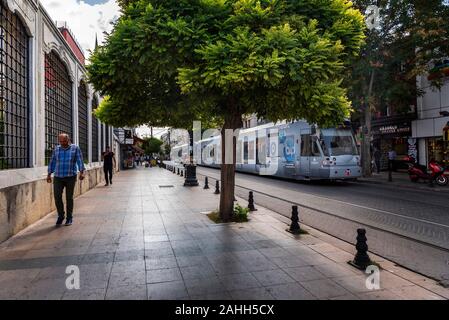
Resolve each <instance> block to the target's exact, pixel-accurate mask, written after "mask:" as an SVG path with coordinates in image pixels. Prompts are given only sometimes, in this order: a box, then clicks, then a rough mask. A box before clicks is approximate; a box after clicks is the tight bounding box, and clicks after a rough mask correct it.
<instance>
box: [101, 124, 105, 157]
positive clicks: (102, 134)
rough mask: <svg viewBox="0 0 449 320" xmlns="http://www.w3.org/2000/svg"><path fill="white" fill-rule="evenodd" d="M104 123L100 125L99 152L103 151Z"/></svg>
mask: <svg viewBox="0 0 449 320" xmlns="http://www.w3.org/2000/svg"><path fill="white" fill-rule="evenodd" d="M103 128H104V124H101V125H100V145H101V152H104V139H103V138H104V133H103Z"/></svg>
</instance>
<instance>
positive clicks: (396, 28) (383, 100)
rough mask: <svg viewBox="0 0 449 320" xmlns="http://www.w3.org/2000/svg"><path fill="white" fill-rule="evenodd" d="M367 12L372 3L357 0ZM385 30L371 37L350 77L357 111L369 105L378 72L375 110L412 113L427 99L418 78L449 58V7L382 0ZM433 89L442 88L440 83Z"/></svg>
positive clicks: (436, 0) (433, 2)
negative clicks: (411, 108) (418, 99)
mask: <svg viewBox="0 0 449 320" xmlns="http://www.w3.org/2000/svg"><path fill="white" fill-rule="evenodd" d="M353 2H354V4H355V6H356V7H357V8H359V9H360V10H361V11H362V12H363V11H365V9H366V7H367V6H369V5H372V4H373V1H371V0H354V1H353ZM377 5H378V6H379V7H380V9H381V10H380V15H381V20H380V28H378V29H373V30H370V31H368V32H367V37H366V45H365V46H364V47H363V49H362V54H361V57H360V58H359V59H356V60H355V61H354V62H353V64H352V67H351V73H350V74H349V75H348V78H347V83H346V86H347V87H349V88H351V90H350V92H349V96H350V98H351V100H352V101H353V104H354V107H355V108H356V109H359V108H360V107H361V105H362V104H363V102H364V101H366V100H364V99H365V98H366V96H367V92H368V86H369V82H370V78H371V72H372V71H373V70H374V71H375V78H374V79H375V81H374V87H373V101H370V103H371V105H372V108H373V109H377V110H379V111H382V109H383V108H385V107H386V106H390V107H392V108H393V109H394V110H395V111H396V112H399V113H401V112H407V111H408V109H409V106H410V105H416V97H417V96H419V95H420V94H422V92H420V91H418V90H417V87H416V76H418V75H420V74H425V73H427V72H428V71H429V69H431V68H432V66H433V63H432V62H437V63H438V62H439V61H441V59H443V58H444V57H448V56H449V42H448V41H447V39H448V38H449V4H448V3H447V1H446V3H445V1H442V0H429V1H427V0H426V1H420V0H380V1H377ZM433 85H435V86H439V85H440V83H438V80H436V81H434V83H433Z"/></svg>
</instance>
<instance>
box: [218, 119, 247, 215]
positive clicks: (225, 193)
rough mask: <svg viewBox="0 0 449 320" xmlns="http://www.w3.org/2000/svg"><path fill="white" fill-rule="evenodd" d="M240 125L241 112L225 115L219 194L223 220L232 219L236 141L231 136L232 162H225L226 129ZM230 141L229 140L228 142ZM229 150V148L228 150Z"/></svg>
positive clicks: (222, 132)
mask: <svg viewBox="0 0 449 320" xmlns="http://www.w3.org/2000/svg"><path fill="white" fill-rule="evenodd" d="M241 127H242V115H241V114H237V113H236V114H229V115H227V116H226V117H225V123H224V125H223V129H222V130H221V194H220V218H221V219H222V221H224V222H229V221H231V220H232V216H233V214H234V187H235V163H236V146H237V143H236V142H237V141H236V139H235V137H234V136H232V164H226V156H227V155H226V140H230V135H228V136H226V129H232V130H233V131H234V130H235V129H240V128H241ZM228 143H231V142H228ZM228 151H230V150H228Z"/></svg>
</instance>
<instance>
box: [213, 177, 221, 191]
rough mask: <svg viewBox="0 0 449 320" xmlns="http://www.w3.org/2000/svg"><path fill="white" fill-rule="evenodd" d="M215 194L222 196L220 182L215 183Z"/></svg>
mask: <svg viewBox="0 0 449 320" xmlns="http://www.w3.org/2000/svg"><path fill="white" fill-rule="evenodd" d="M214 193H215V194H220V181H218V180H217V182H216V183H215V192H214Z"/></svg>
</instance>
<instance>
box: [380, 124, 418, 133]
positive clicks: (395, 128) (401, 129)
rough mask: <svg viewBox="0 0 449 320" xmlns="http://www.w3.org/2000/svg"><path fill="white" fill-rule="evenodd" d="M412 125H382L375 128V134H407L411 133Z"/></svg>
mask: <svg viewBox="0 0 449 320" xmlns="http://www.w3.org/2000/svg"><path fill="white" fill-rule="evenodd" d="M410 132H411V130H410V126H408V125H405V126H399V125H390V126H382V127H379V128H378V129H376V130H374V134H394V133H397V134H407V133H410Z"/></svg>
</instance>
